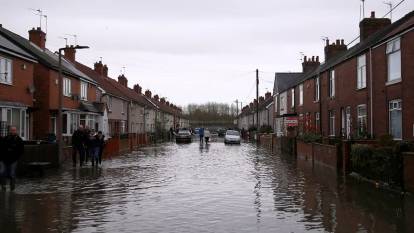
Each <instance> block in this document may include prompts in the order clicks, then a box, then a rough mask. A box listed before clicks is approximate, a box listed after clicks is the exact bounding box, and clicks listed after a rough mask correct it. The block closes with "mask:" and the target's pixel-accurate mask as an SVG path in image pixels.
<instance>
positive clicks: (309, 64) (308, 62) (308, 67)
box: [302, 56, 321, 73]
mask: <svg viewBox="0 0 414 233" xmlns="http://www.w3.org/2000/svg"><path fill="white" fill-rule="evenodd" d="M320 64H321V63H320V62H319V56H316V59H315V56H312V59H311V58H309V59H307V57H306V56H304V57H303V62H302V72H303V73H307V72H309V71H312V70H314V69H316V68H318V66H319V65H320Z"/></svg>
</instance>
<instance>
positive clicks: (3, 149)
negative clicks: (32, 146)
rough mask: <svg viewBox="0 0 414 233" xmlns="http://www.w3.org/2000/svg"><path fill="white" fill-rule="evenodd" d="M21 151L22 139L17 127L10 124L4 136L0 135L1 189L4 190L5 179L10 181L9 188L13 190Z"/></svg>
mask: <svg viewBox="0 0 414 233" xmlns="http://www.w3.org/2000/svg"><path fill="white" fill-rule="evenodd" d="M23 152H24V144H23V140H22V138H20V136H19V135H18V134H17V128H16V127H14V126H12V127H10V128H9V133H8V135H7V136H6V137H0V184H1V189H2V190H6V183H7V180H9V181H10V189H11V190H14V188H15V185H16V167H17V161H18V160H19V159H20V157H21V156H22V155H23Z"/></svg>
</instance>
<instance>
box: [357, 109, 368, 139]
mask: <svg viewBox="0 0 414 233" xmlns="http://www.w3.org/2000/svg"><path fill="white" fill-rule="evenodd" d="M357 116H358V134H359V135H361V134H364V133H366V132H367V105H366V104H361V105H358V107H357Z"/></svg>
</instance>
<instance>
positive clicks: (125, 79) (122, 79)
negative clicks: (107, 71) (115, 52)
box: [118, 74, 128, 87]
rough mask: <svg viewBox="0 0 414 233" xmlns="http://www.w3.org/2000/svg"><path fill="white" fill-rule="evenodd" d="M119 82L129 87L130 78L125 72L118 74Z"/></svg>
mask: <svg viewBox="0 0 414 233" xmlns="http://www.w3.org/2000/svg"><path fill="white" fill-rule="evenodd" d="M118 83H119V84H121V85H122V86H124V87H128V79H127V78H126V77H125V75H123V74H121V75H119V76H118Z"/></svg>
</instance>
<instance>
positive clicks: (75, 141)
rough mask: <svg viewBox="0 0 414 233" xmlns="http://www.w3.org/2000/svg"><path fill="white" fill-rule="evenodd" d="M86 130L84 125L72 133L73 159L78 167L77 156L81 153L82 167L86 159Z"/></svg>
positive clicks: (80, 161) (80, 162) (74, 164)
mask: <svg viewBox="0 0 414 233" xmlns="http://www.w3.org/2000/svg"><path fill="white" fill-rule="evenodd" d="M85 137H86V136H85V132H84V129H83V126H82V125H79V128H78V129H77V130H75V132H73V134H72V161H73V166H74V167H76V156H77V154H78V153H79V164H80V166H81V167H82V166H83V162H84V161H85Z"/></svg>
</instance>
